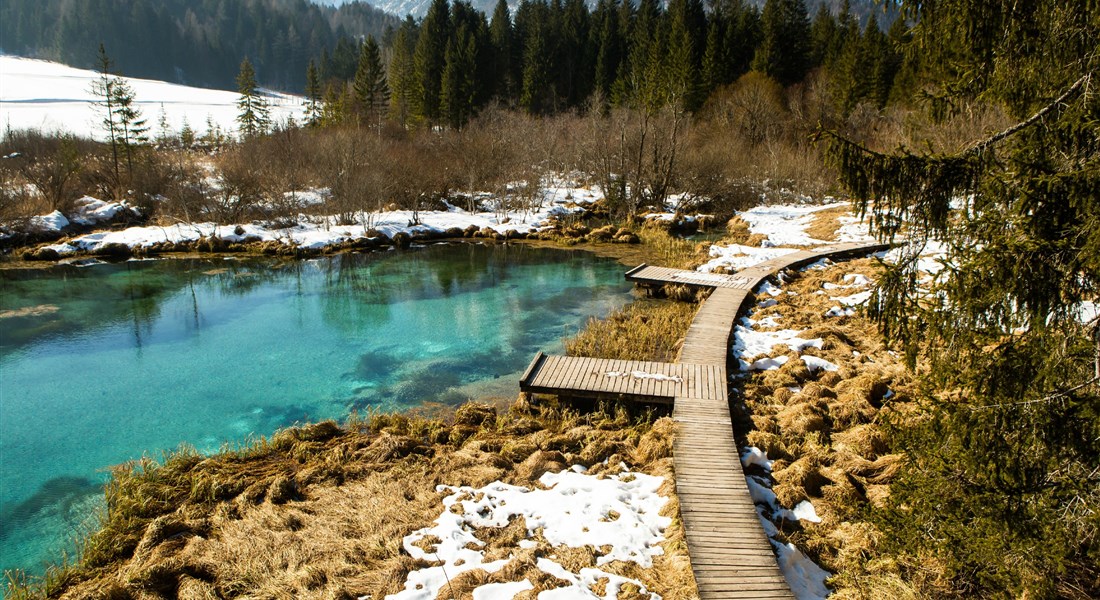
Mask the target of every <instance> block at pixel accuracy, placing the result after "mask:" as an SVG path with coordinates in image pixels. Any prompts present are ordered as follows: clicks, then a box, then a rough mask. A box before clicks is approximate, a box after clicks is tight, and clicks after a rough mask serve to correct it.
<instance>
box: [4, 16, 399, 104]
mask: <svg viewBox="0 0 1100 600" xmlns="http://www.w3.org/2000/svg"><path fill="white" fill-rule="evenodd" d="M397 22H398V21H397V19H396V18H394V17H391V16H389V15H386V14H385V13H383V12H381V11H379V10H377V9H375V8H373V7H371V6H370V5H368V4H363V3H351V4H345V5H343V6H340V7H338V8H335V7H331V6H320V5H317V4H313V3H310V2H307V1H306V0H205V1H203V2H195V1H193V0H157V1H151V0H94V1H87V2H66V1H64V0H7V1H5V2H4V3H3V4H2V5H0V51H2V52H3V53H6V54H16V55H20V56H29V57H35V58H42V59H49V60H55V61H59V62H62V63H64V64H67V65H72V66H74V67H81V68H87V67H91V66H93V63H94V61H95V56H96V50H97V49H98V47H99V44H100V43H101V42H102V43H104V44H105V45H106V47H107V52H108V53H109V54H110V55H111V57H112V58H114V59H115V61H116V63H117V66H118V68H119V69H120V70H121V71H122V72H123V73H125V74H126V75H130V76H133V77H146V78H151V79H161V80H164V81H171V82H174V83H180V84H186V85H197V86H204V87H216V88H222V89H232V88H233V80H234V77H235V76H236V74H237V69H238V67H239V65H240V64H241V60H242V59H243V58H244V57H246V56H247V57H249V59H251V61H252V64H253V65H255V67H256V71H257V76H258V78H259V81H260V83H261V84H262V85H265V86H268V87H271V88H276V89H284V90H299V89H301V88H302V86H303V85H304V83H305V73H306V65H307V64H308V63H309V60H310V59H311V58H316V57H318V56H320V55H321V54H322V53H323V52H324V51H325V50H326V49H331V48H333V47H334V46H335V45H336V41H337V40H338V38H339V37H341V36H352V37H361V36H366V35H368V34H372V35H374V36H380V35H382V33H383V32H384V31H385V29H386V28H387V27H390V26H394V25H396V24H397Z"/></svg>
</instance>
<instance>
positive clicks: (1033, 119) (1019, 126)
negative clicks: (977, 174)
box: [962, 71, 1092, 156]
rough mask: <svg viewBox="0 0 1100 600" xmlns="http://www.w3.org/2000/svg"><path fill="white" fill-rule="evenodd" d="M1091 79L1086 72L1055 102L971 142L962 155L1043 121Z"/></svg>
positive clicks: (987, 146) (973, 152)
mask: <svg viewBox="0 0 1100 600" xmlns="http://www.w3.org/2000/svg"><path fill="white" fill-rule="evenodd" d="M1091 79H1092V72H1091V71H1090V72H1088V73H1085V74H1084V75H1082V76H1081V78H1080V79H1078V80H1077V81H1075V82H1074V83H1073V85H1071V86H1069V88H1067V89H1066V91H1064V92H1062V95H1061V96H1058V97H1057V98H1055V99H1054V101H1053V102H1051V103H1050V104H1047V105H1046V106H1044V107H1043V108H1040V109H1039V110H1038V111H1037V112H1036V113H1035V114H1033V115H1031V116H1030V117H1028V118H1027V120H1024V121H1020V122H1019V123H1016V124H1015V125H1013V126H1011V127H1009V128H1008V129H1005V130H1003V131H1001V132H999V133H996V134H994V135H993V136H991V137H988V138H986V139H984V140H982V141H980V142H976V143H974V144H971V145H970V147H968V148H967V149H966V150H964V151H963V152H962V156H966V155H967V154H981V153H982V152H984V151H985V150H986V149H987V148H989V147H990V146H992V145H994V144H996V143H997V142H1000V141H1001V140H1003V139H1005V138H1008V137H1011V136H1013V135H1015V134H1017V133H1019V132H1020V131H1022V130H1023V129H1026V128H1028V127H1030V126H1032V125H1034V124H1035V123H1038V122H1039V121H1041V120H1042V119H1043V117H1045V116H1047V115H1048V114H1050V113H1051V112H1053V111H1054V110H1055V109H1057V108H1058V107H1059V106H1061V105H1062V104H1064V103H1065V102H1066V100H1069V98H1070V97H1071V96H1072V95H1074V94H1075V93H1077V91H1078V90H1080V89H1081V88H1083V87H1085V86H1086V85H1087V84H1088V83H1089V81H1090V80H1091Z"/></svg>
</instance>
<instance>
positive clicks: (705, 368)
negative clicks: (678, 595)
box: [520, 243, 887, 600]
mask: <svg viewBox="0 0 1100 600" xmlns="http://www.w3.org/2000/svg"><path fill="white" fill-rule="evenodd" d="M885 248H887V246H885V245H882V244H867V243H849V244H833V245H830V246H825V247H821V248H815V249H813V250H800V251H797V252H793V253H790V254H786V255H783V256H780V257H777V258H773V259H771V260H768V261H764V262H762V263H758V264H756V265H753V266H752V267H749V268H748V269H744V270H742V271H739V272H738V273H736V274H734V275H716V274H709V273H696V272H694V271H684V270H680V269H668V268H664V267H653V266H650V265H644V264H643V265H640V266H638V267H636V268H634V269H631V270H630V271H628V272H627V273H626V278H627V280H628V281H633V282H635V283H637V284H640V285H651V286H652V285H666V284H675V285H689V286H695V287H709V288H712V289H713V291H712V292H711V295H710V297H709V298H707V300H706V301H704V302H703V304H702V305H701V306H700V307H699V309H698V311H697V312H696V314H695V318H694V319H693V320H692V323H691V326H690V327H689V328H688V331H687V334H686V336H685V337H684V344H683V346H682V348H681V350H680V356H679V360H678V361H677V362H676V363H655V362H646V361H621V360H605V359H593V358H585V357H566V356H547V355H545V354H543V353H541V352H540V353H539V354H538V355H537V356H535V359H534V360H533V361H531V365H530V366H529V367H528V368H527V371H526V372H524V374H523V377H522V378H521V379H520V389H521V390H523V391H524V392H530V393H542V394H556V395H561V396H581V397H596V398H607V397H612V398H621V399H628V400H635V401H643V402H658V403H666V404H667V403H668V402H671V403H672V418H673V419H674V420H675V421H676V422H677V424H678V432H677V436H676V441H675V444H674V447H673V462H674V466H675V470H676V495H677V496H678V497H679V499H680V515H681V517H682V519H683V523H684V533H685V537H686V539H687V545H688V554H689V555H690V557H691V565H692V571H693V572H694V574H695V582H696V584H697V585H698V588H699V597H700V598H702V599H704V600H711V599H714V600H719V599H743V598H788V599H793V598H794V595H793V594H792V593H791V590H790V587H789V586H788V585H787V582H786V580H785V579H784V578H783V574H782V572H780V570H779V566H778V564H777V563H776V560H775V551H774V549H773V548H772V546H771V542H770V541H769V540H768V538H767V536H766V535H765V534H764V530H763V528H762V527H761V526H760V521H759V518H758V516H757V513H756V507H755V506H754V505H753V502H752V498H751V497H750V495H749V490H748V487H747V486H746V484H745V474H744V473H743V472H742V470H741V460H740V455H739V451H738V448H737V443H736V441H735V440H734V437H733V426H732V420H731V415H730V405H729V398H728V391H729V385H728V382H729V379H728V374H727V368H728V365H729V362H730V350H729V347H730V341H731V338H732V337H733V331H734V325H735V324H736V322H737V318H738V317H739V316H740V315H741V313H742V312H743V311H744V310H746V309H747V308H748V306H749V305H750V301H751V298H752V290H754V289H755V288H756V287H757V286H758V285H760V284H761V283H763V282H764V280H765V279H767V278H768V277H770V276H772V275H774V274H776V273H778V272H780V271H782V270H784V269H789V268H795V267H800V266H804V265H807V264H810V263H813V262H815V261H818V260H821V259H823V258H844V257H848V256H853V255H863V254H869V253H872V252H877V251H879V250H883V249H885Z"/></svg>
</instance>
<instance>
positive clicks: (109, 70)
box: [91, 44, 122, 189]
mask: <svg viewBox="0 0 1100 600" xmlns="http://www.w3.org/2000/svg"><path fill="white" fill-rule="evenodd" d="M96 63H97V64H96V69H97V70H96V73H97V76H96V79H95V80H94V81H93V82H92V89H91V92H92V95H93V96H95V97H96V102H95V105H96V107H98V108H99V109H100V110H101V111H102V118H101V120H100V126H101V127H103V131H104V133H106V134H107V144H108V145H109V146H110V148H111V166H112V168H113V170H112V172H113V174H114V180H115V182H116V189H117V182H120V181H121V179H122V175H121V173H120V169H119V144H118V137H119V132H118V121H117V114H116V111H115V108H116V107H115V98H116V93H115V86H116V85H118V83H119V81H120V80H119V79H118V77H116V76H115V74H114V72H113V68H114V61H112V60H111V58H110V57H109V56H108V55H107V50H106V48H104V46H103V44H100V45H99V54H98V55H97V56H96Z"/></svg>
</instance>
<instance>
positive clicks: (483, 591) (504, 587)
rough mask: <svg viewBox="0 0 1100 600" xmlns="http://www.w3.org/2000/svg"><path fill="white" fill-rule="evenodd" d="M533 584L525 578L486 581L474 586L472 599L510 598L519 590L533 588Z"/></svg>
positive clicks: (505, 599)
mask: <svg viewBox="0 0 1100 600" xmlns="http://www.w3.org/2000/svg"><path fill="white" fill-rule="evenodd" d="M533 589H535V586H534V585H533V584H532V583H531V582H530V581H529V580H527V579H524V580H523V581H511V582H508V583H487V584H485V585H483V586H481V587H478V588H474V592H473V594H474V600H511V599H512V598H515V597H516V594H519V593H520V592H526V591H527V590H533Z"/></svg>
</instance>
